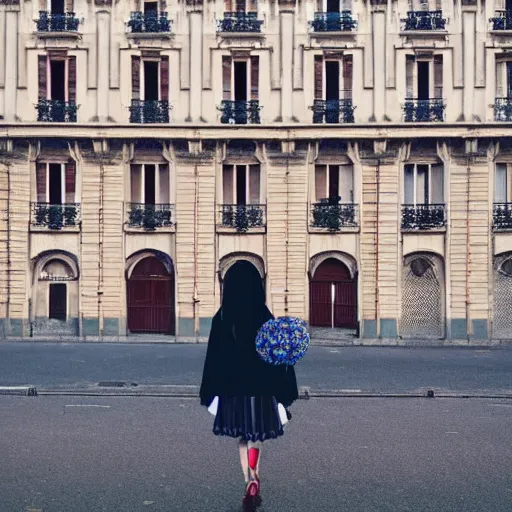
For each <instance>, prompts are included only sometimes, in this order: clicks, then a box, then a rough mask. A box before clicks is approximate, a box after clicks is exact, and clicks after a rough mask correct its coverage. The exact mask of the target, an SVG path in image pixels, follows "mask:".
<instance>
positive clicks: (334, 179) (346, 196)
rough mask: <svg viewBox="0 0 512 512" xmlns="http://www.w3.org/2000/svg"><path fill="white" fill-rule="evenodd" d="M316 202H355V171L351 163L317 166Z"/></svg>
mask: <svg viewBox="0 0 512 512" xmlns="http://www.w3.org/2000/svg"><path fill="white" fill-rule="evenodd" d="M315 196H316V202H320V201H322V200H325V199H327V200H329V201H330V202H334V203H336V204H337V203H353V202H354V172H353V167H352V166H351V165H316V166H315Z"/></svg>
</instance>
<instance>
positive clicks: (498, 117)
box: [494, 98, 512, 122]
mask: <svg viewBox="0 0 512 512" xmlns="http://www.w3.org/2000/svg"><path fill="white" fill-rule="evenodd" d="M494 120H495V121H508V122H510V121H512V98H495V99H494Z"/></svg>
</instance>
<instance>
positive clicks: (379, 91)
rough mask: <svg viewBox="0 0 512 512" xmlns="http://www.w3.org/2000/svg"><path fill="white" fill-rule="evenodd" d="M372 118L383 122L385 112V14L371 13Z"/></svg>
mask: <svg viewBox="0 0 512 512" xmlns="http://www.w3.org/2000/svg"><path fill="white" fill-rule="evenodd" d="M372 46H373V117H374V118H375V121H384V114H385V111H386V13H385V11H384V10H376V11H374V12H372Z"/></svg>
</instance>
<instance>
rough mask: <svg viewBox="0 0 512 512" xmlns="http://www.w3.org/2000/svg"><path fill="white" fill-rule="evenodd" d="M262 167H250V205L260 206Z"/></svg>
mask: <svg viewBox="0 0 512 512" xmlns="http://www.w3.org/2000/svg"><path fill="white" fill-rule="evenodd" d="M260 178H261V172H260V166H259V165H258V164H256V165H250V166H249V203H250V204H260V201H261V199H260Z"/></svg>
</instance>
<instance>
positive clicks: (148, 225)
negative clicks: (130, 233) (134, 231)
mask: <svg viewBox="0 0 512 512" xmlns="http://www.w3.org/2000/svg"><path fill="white" fill-rule="evenodd" d="M126 216H127V222H128V226H129V227H132V228H144V229H147V230H155V229H157V228H161V227H164V226H172V225H174V223H175V221H174V218H175V217H174V205H173V204H167V203H161V204H145V203H128V204H127V206H126Z"/></svg>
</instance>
